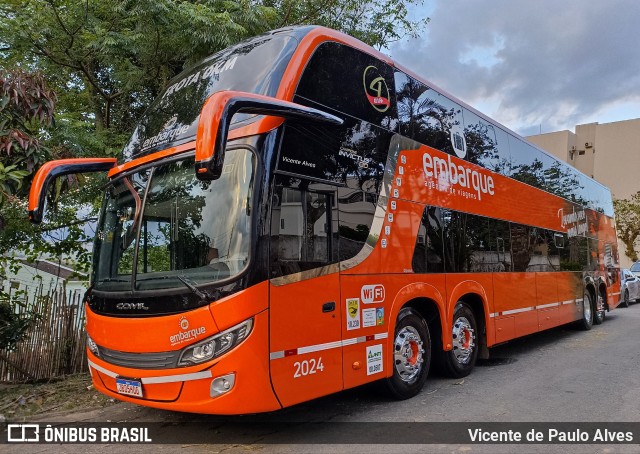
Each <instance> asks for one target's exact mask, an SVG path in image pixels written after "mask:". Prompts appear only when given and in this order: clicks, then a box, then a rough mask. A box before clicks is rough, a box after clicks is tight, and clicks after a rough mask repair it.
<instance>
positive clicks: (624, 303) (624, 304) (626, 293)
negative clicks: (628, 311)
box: [620, 289, 629, 307]
mask: <svg viewBox="0 0 640 454" xmlns="http://www.w3.org/2000/svg"><path fill="white" fill-rule="evenodd" d="M620 306H622V307H629V290H628V289H625V290H624V296H623V297H622V302H621V303H620Z"/></svg>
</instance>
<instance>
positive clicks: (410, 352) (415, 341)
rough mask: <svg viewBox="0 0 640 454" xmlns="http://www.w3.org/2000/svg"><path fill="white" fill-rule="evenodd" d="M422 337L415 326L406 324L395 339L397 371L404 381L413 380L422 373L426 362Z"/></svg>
mask: <svg viewBox="0 0 640 454" xmlns="http://www.w3.org/2000/svg"><path fill="white" fill-rule="evenodd" d="M423 345H424V344H423V342H422V338H421V337H420V334H419V333H418V331H417V330H416V329H415V328H414V327H413V326H405V327H404V328H402V329H401V330H400V331H398V334H396V339H395V341H394V359H395V365H396V372H398V375H399V376H400V379H401V380H402V381H404V382H411V381H413V380H415V378H416V377H417V376H418V375H419V374H420V371H421V370H422V363H423V362H424V357H423V353H424V349H423V348H422V347H423Z"/></svg>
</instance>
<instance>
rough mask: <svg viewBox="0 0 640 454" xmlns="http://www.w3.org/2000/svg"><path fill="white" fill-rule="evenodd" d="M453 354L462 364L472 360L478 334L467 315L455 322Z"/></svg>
mask: <svg viewBox="0 0 640 454" xmlns="http://www.w3.org/2000/svg"><path fill="white" fill-rule="evenodd" d="M452 334H453V354H454V356H455V357H456V360H457V361H458V362H459V363H460V364H467V363H468V362H469V361H470V360H471V356H472V355H473V350H474V348H475V346H476V342H475V341H476V334H475V332H474V330H473V328H472V327H471V323H470V322H469V320H468V319H467V317H459V318H458V319H457V320H456V321H455V323H454V324H453V333H452Z"/></svg>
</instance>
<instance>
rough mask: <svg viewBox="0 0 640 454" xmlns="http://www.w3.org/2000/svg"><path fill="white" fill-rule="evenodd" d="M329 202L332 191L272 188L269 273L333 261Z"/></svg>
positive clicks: (300, 268) (332, 236)
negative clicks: (273, 194)
mask: <svg viewBox="0 0 640 454" xmlns="http://www.w3.org/2000/svg"><path fill="white" fill-rule="evenodd" d="M276 189H278V188H276ZM333 206H334V201H333V194H332V193H319V192H312V191H309V190H303V189H302V190H301V189H296V188H288V187H280V188H279V190H276V194H275V196H274V197H273V200H272V208H271V261H272V263H271V269H272V272H271V277H276V276H284V275H287V274H293V273H297V272H300V271H305V270H310V269H313V268H319V267H322V266H324V265H327V264H329V263H333V262H335V261H336V260H335V254H334V251H335V249H336V248H335V246H336V245H335V242H336V239H335V238H334V235H333V231H334V230H335V228H334V226H333V225H332V224H333V221H334V220H333V217H334V216H335V214H334V213H332V211H333V209H332V207H333Z"/></svg>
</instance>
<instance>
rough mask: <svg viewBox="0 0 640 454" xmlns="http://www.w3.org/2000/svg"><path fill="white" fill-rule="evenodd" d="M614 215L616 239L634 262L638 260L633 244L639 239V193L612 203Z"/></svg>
mask: <svg viewBox="0 0 640 454" xmlns="http://www.w3.org/2000/svg"><path fill="white" fill-rule="evenodd" d="M613 208H614V210H615V214H616V230H617V232H618V238H620V240H622V242H623V243H624V245H625V254H626V255H627V257H629V258H630V259H631V260H633V261H634V262H635V261H637V260H638V252H637V251H636V249H635V243H636V240H637V239H638V237H640V192H636V193H635V194H633V195H632V196H631V197H629V198H628V199H617V200H614V201H613Z"/></svg>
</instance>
